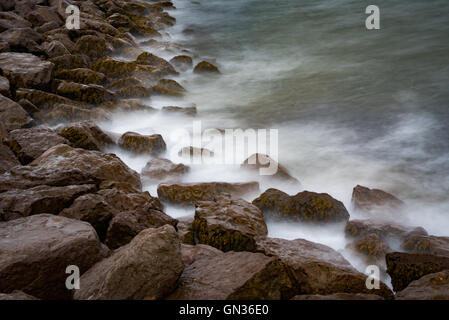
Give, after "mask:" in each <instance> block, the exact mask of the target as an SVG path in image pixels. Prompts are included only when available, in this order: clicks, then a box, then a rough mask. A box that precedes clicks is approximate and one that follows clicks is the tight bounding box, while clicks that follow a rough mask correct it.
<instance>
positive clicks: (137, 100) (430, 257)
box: [0, 0, 449, 300]
mask: <svg viewBox="0 0 449 320" xmlns="http://www.w3.org/2000/svg"><path fill="white" fill-rule="evenodd" d="M68 5H76V6H78V7H79V8H80V12H81V19H80V22H81V23H80V29H79V30H76V29H72V30H69V29H67V28H66V27H65V20H66V18H67V14H66V10H65V9H66V7H67V6H68ZM171 10H175V7H174V5H173V3H172V2H170V1H156V0H152V1H150V0H148V1H138V0H135V1H131V0H86V1H74V0H61V1H59V0H15V1H12V0H2V2H1V3H0V140H1V141H0V142H1V143H0V151H1V152H0V300H3V299H5V300H7V299H10V300H11V299H13V300H14V299H64V300H68V299H83V300H84V299H185V300H188V299H295V300H323V299H336V300H351V299H354V300H360V299H363V300H377V299H449V238H447V237H439V236H433V235H429V234H428V233H427V232H426V230H424V229H423V228H420V227H418V226H417V227H416V228H415V227H409V226H403V225H400V224H393V223H391V222H386V221H382V220H380V219H378V218H376V212H378V211H386V210H388V211H389V212H391V214H392V215H394V214H397V216H398V217H400V216H401V214H403V211H404V208H405V207H406V204H405V203H403V202H402V201H401V200H399V199H397V198H396V197H395V196H393V195H391V194H389V193H387V192H385V191H382V190H377V189H368V188H366V187H362V186H356V187H355V188H354V190H353V201H352V203H353V206H354V210H358V211H360V212H364V213H365V215H366V216H367V219H364V220H354V219H351V217H350V214H349V212H348V210H347V208H345V206H344V204H343V203H342V202H341V201H339V200H337V199H334V198H333V197H332V196H330V195H328V194H323V193H318V192H312V191H303V190H302V188H301V185H300V182H299V180H298V179H296V178H295V177H292V176H291V175H290V174H289V173H288V171H287V169H285V168H284V167H282V166H281V165H279V166H278V168H279V170H278V173H277V174H276V175H275V176H273V177H272V179H271V180H270V182H271V184H272V185H273V186H274V187H275V186H276V183H277V181H283V182H289V183H291V184H293V185H296V186H297V189H298V193H297V194H296V195H289V194H287V193H284V192H283V191H281V190H277V189H275V188H270V189H268V190H260V186H259V183H258V182H257V181H252V182H245V181H242V182H241V183H226V182H203V183H185V182H183V181H181V177H182V176H183V175H184V174H186V173H187V172H188V171H189V167H188V166H187V165H184V164H176V163H173V162H171V161H170V160H168V159H163V158H159V156H160V155H161V154H163V153H164V152H165V151H166V149H167V146H166V142H165V140H164V137H163V136H162V135H160V134H152V135H141V134H139V133H136V132H125V133H123V135H121V136H120V137H115V136H113V135H111V134H109V133H108V132H104V131H102V130H101V128H100V127H99V126H98V125H97V124H96V122H97V121H104V120H107V119H109V118H111V116H112V114H114V113H115V112H117V111H120V112H129V111H136V110H139V111H143V112H147V113H148V114H153V113H156V112H167V113H169V112H171V113H183V114H186V115H189V116H192V117H194V116H195V115H196V113H197V110H196V108H195V107H189V108H182V107H178V106H167V107H165V108H163V109H162V110H157V109H154V108H152V107H150V106H148V105H146V104H144V102H143V100H142V99H144V98H149V97H153V96H158V95H166V96H182V95H183V94H184V93H185V89H184V87H183V86H182V84H180V83H178V82H176V81H175V80H173V79H171V78H170V77H172V78H173V77H174V76H176V75H178V74H179V73H182V72H194V73H197V74H199V75H200V76H204V77H210V76H211V75H215V76H217V75H218V76H219V74H220V71H219V69H218V68H217V67H216V66H214V65H213V64H211V63H209V62H207V61H201V59H200V60H199V61H198V62H197V63H194V60H193V59H192V57H191V56H190V55H189V54H188V53H187V52H186V54H183V55H179V56H176V57H174V58H173V59H171V60H170V61H166V60H164V59H163V58H161V57H158V56H156V55H154V54H152V53H151V52H147V51H144V50H142V49H141V47H142V45H145V46H148V45H149V46H150V47H151V46H154V47H158V46H165V45H168V44H167V43H164V42H162V41H160V39H161V37H160V36H161V35H162V34H163V33H164V32H165V31H164V30H166V29H167V28H169V27H170V26H172V25H174V24H175V22H176V21H175V19H174V18H173V17H172V16H170V14H169V13H170V11H171ZM123 56H126V57H128V58H129V59H126V60H125V59H123V58H120V57H123ZM110 146H114V147H116V148H121V149H123V150H126V151H127V152H131V153H134V154H139V155H148V158H149V161H148V163H147V165H146V166H145V168H144V169H143V170H142V172H140V173H138V172H136V171H134V170H132V169H131V168H129V167H128V166H127V165H126V164H125V163H124V162H123V161H122V160H121V159H120V158H119V157H118V156H116V155H115V154H111V153H107V152H106V151H107V149H108V147H110ZM186 148H187V149H188V150H189V152H191V153H193V151H192V150H193V147H191V146H186ZM189 148H190V149H189ZM259 156H260V158H258V160H261V159H262V158H263V160H266V159H267V158H268V159H269V157H268V156H266V155H259ZM252 157H256V155H253V156H252ZM269 160H270V161H274V160H273V159H269ZM261 163H266V161H261ZM260 166H261V164H260V163H259V162H257V161H256V164H249V161H248V160H247V161H245V162H243V163H242V166H241V170H242V171H243V170H247V171H248V170H249V171H250V170H255V169H258V168H259V167H260ZM143 181H152V182H155V183H158V188H157V197H156V196H155V195H151V194H150V193H149V192H148V191H143V190H142V182H143ZM261 191H263V192H261ZM299 191H301V192H299ZM242 197H245V198H248V197H251V198H252V199H254V200H253V201H252V202H248V201H245V200H243V199H242ZM167 204H173V205H179V206H194V209H192V215H193V213H194V215H193V216H192V217H187V218H181V219H174V218H172V217H170V216H169V215H168V214H166V213H165V211H164V210H165V206H166V205H167ZM268 219H275V220H281V221H295V222H300V223H304V224H313V225H323V226H326V225H329V224H345V226H346V227H345V232H346V236H347V238H348V241H349V245H348V247H347V250H348V251H350V252H352V254H354V255H356V256H358V257H359V258H360V259H361V260H363V261H364V262H365V264H366V265H370V264H375V265H378V266H379V268H380V270H381V279H382V280H384V281H383V282H382V281H381V282H380V286H379V288H378V289H369V288H368V287H367V286H366V279H367V275H365V274H364V273H362V272H360V271H358V270H357V269H356V268H355V267H354V266H352V265H351V264H350V263H349V261H348V260H347V259H345V258H344V256H343V255H342V254H341V253H340V252H337V251H335V250H333V249H332V248H330V247H328V246H325V245H322V244H318V243H313V242H310V241H307V240H305V239H296V240H285V239H278V238H271V237H269V236H268V228H267V224H266V221H267V220H268ZM398 220H400V219H398ZM70 265H74V266H77V267H78V268H79V270H80V274H81V279H80V289H73V290H68V289H67V288H66V279H67V277H68V276H69V275H68V274H67V273H66V268H67V266H70ZM388 277H391V284H392V289H391V288H390V287H389V286H387V285H386V284H385V283H384V282H387V281H388Z"/></svg>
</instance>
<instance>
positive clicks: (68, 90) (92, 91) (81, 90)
mask: <svg viewBox="0 0 449 320" xmlns="http://www.w3.org/2000/svg"><path fill="white" fill-rule="evenodd" d="M56 93H57V94H59V95H61V96H64V97H67V98H69V99H73V100H77V101H82V102H86V103H92V104H99V103H102V102H104V101H111V100H115V98H116V97H115V94H114V93H113V92H111V91H109V90H107V89H105V88H103V87H102V86H100V85H97V84H80V83H75V82H68V81H65V80H63V81H61V82H60V83H59V85H58V87H57V89H56Z"/></svg>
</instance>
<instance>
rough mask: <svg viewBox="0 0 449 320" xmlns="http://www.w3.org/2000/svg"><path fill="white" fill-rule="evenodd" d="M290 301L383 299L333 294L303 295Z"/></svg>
mask: <svg viewBox="0 0 449 320" xmlns="http://www.w3.org/2000/svg"><path fill="white" fill-rule="evenodd" d="M291 300H384V298H383V297H381V296H378V295H375V294H368V293H334V294H329V295H319V294H305V295H300V296H294V297H293V298H292V299H291Z"/></svg>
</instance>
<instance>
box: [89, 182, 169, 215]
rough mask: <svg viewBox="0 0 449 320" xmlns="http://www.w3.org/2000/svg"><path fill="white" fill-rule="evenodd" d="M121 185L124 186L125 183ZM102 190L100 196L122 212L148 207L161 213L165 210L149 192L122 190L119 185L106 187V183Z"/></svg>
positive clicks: (102, 185)
mask: <svg viewBox="0 0 449 320" xmlns="http://www.w3.org/2000/svg"><path fill="white" fill-rule="evenodd" d="M120 184H122V185H123V183H120ZM100 188H102V189H101V190H100V191H98V194H99V195H101V196H103V197H104V199H105V200H106V201H107V202H108V203H109V204H110V205H111V206H113V207H114V208H115V209H116V210H118V211H120V212H122V211H133V210H137V209H140V208H143V207H147V206H148V205H149V206H150V207H151V208H152V209H155V210H159V211H162V210H163V206H162V204H161V202H160V201H159V199H158V198H155V197H152V196H151V195H150V193H149V192H148V191H145V192H140V191H137V190H136V189H134V190H126V189H121V186H117V183H115V184H113V185H111V186H105V185H104V183H102V184H101V185H100Z"/></svg>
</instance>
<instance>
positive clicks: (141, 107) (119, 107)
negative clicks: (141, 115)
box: [101, 99, 156, 112]
mask: <svg viewBox="0 0 449 320" xmlns="http://www.w3.org/2000/svg"><path fill="white" fill-rule="evenodd" d="M101 106H102V107H103V108H105V109H107V110H111V111H147V112H155V111H156V109H154V108H152V107H150V106H147V105H145V104H143V103H141V102H140V100H139V99H121V100H118V101H113V102H110V101H109V102H105V103H102V104H101Z"/></svg>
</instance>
